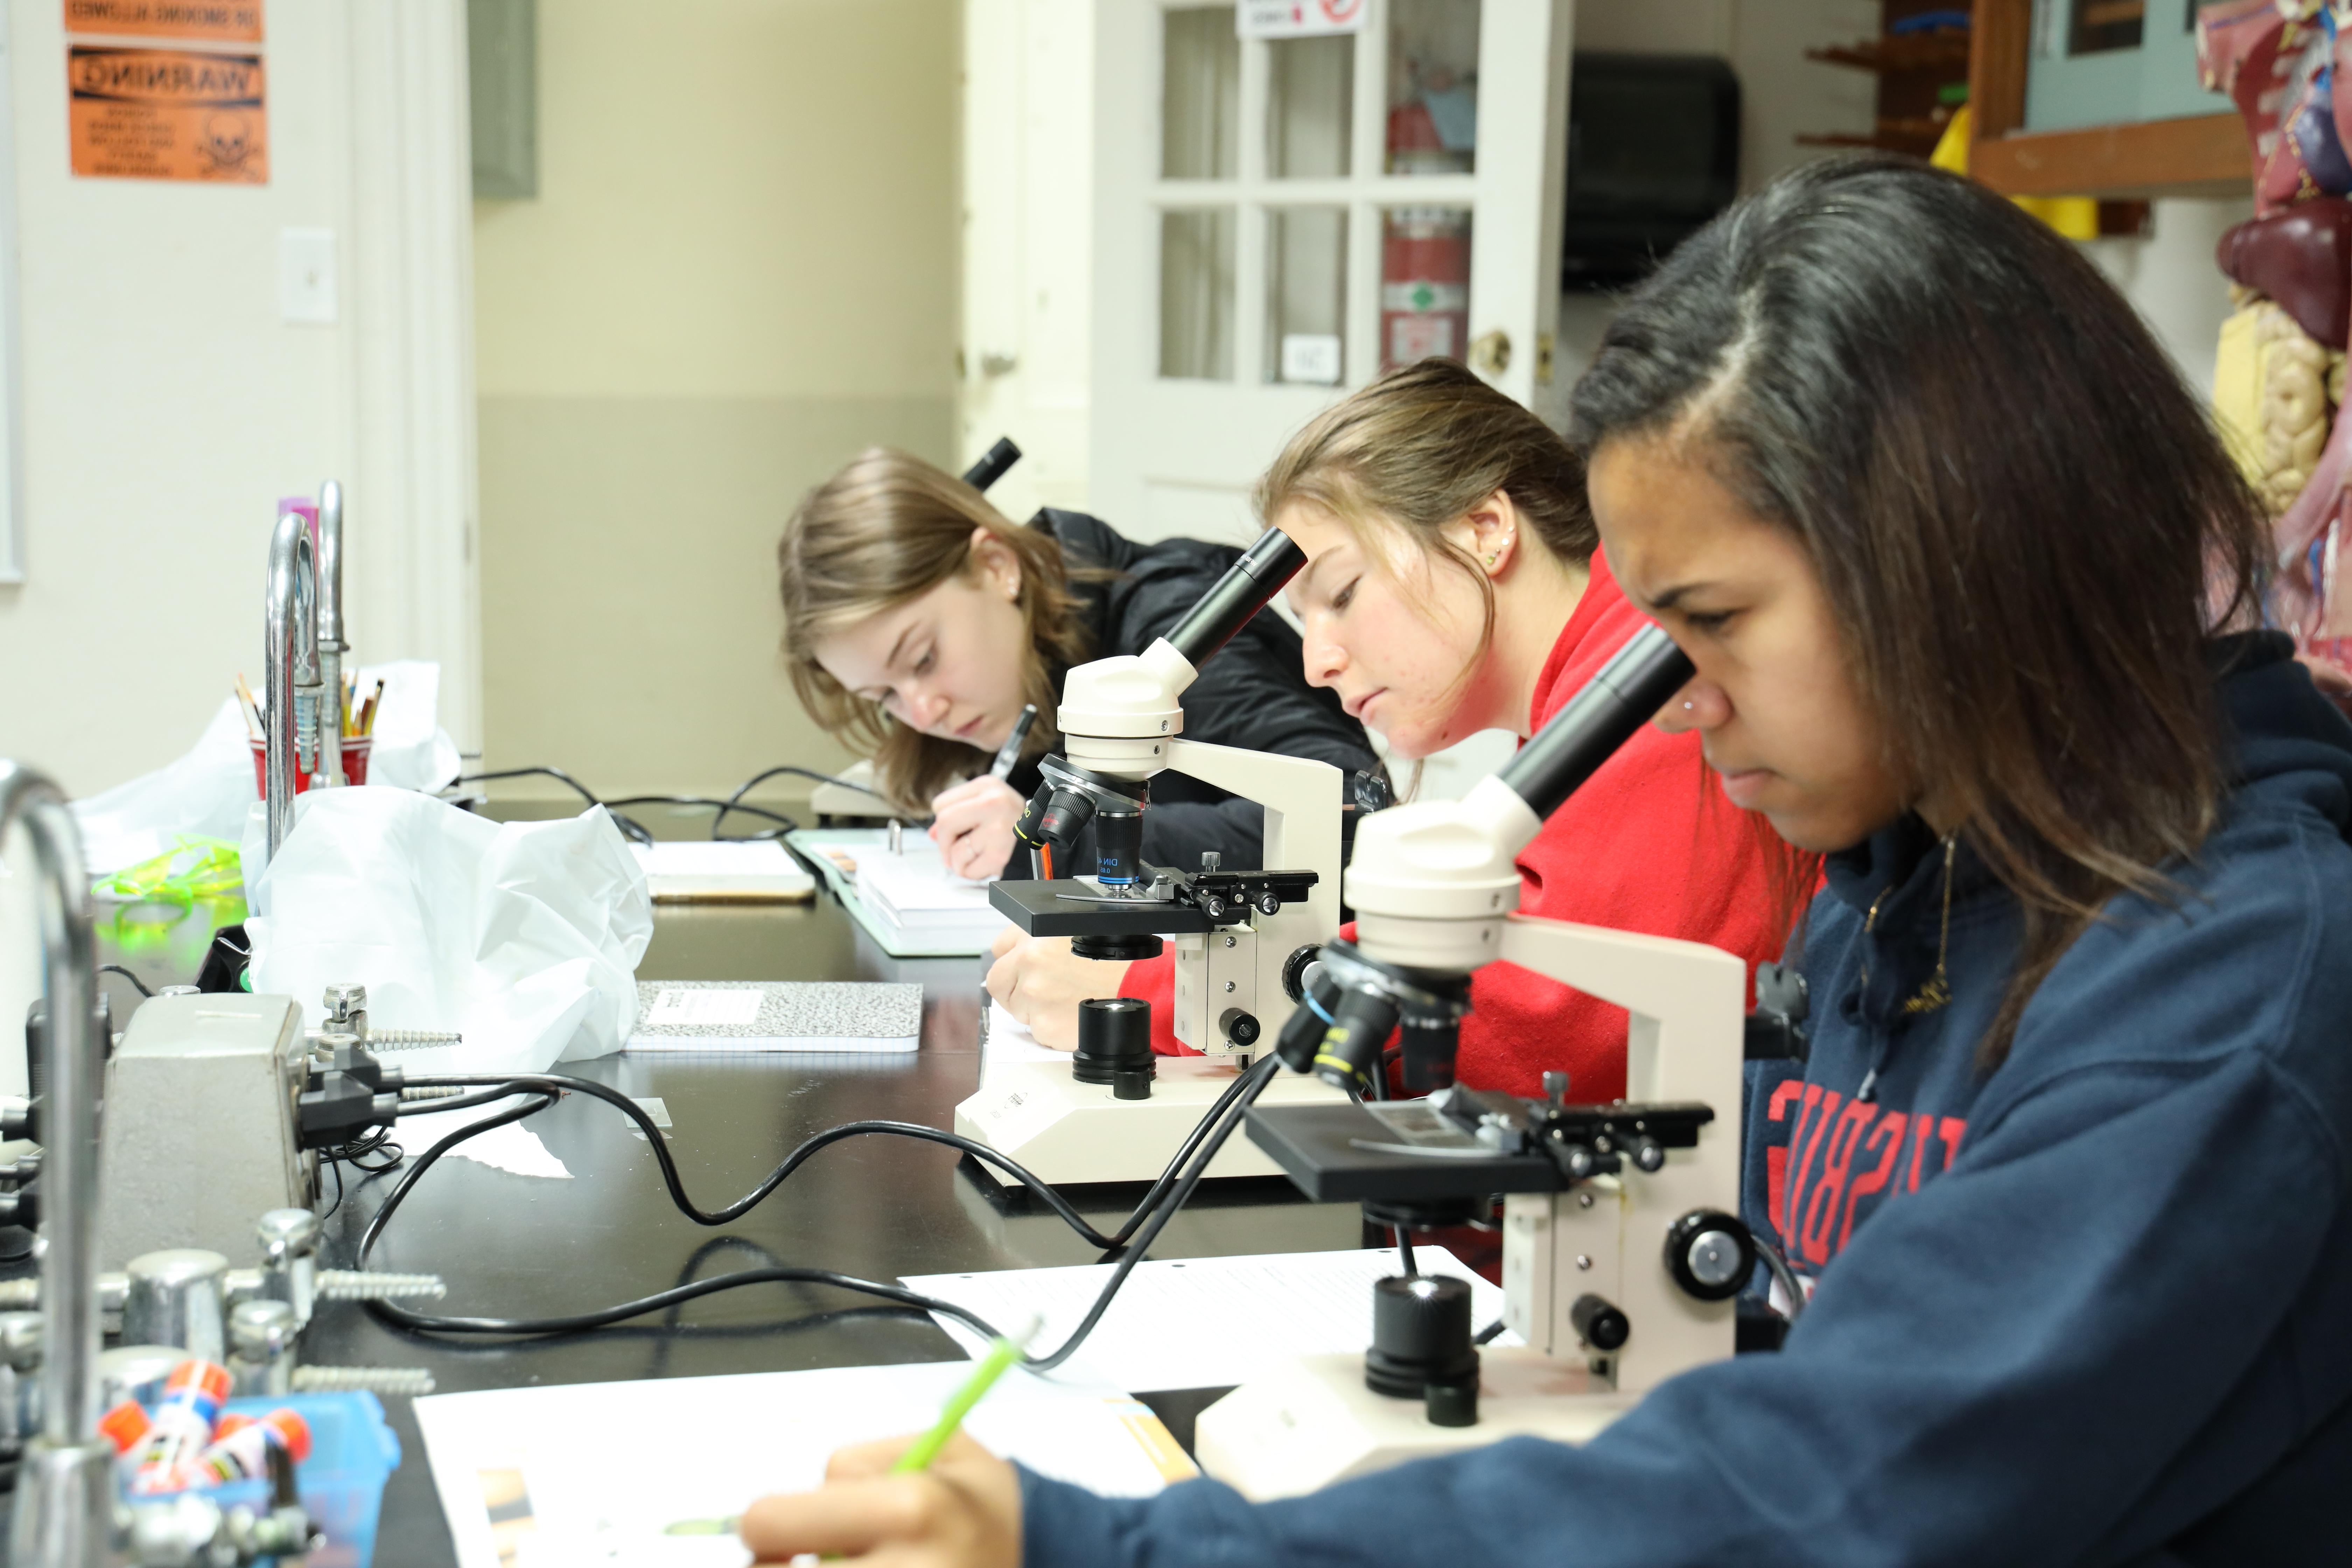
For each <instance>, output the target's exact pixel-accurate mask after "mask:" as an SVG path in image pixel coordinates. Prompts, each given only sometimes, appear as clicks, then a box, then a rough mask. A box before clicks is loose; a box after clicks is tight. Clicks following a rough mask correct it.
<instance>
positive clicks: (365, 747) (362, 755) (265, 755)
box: [253, 735, 375, 800]
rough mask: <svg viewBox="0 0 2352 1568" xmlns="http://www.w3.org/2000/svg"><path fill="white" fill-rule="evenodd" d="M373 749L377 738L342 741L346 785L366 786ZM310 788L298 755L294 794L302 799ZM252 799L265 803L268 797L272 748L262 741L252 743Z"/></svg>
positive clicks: (363, 737) (346, 738) (357, 737)
mask: <svg viewBox="0 0 2352 1568" xmlns="http://www.w3.org/2000/svg"><path fill="white" fill-rule="evenodd" d="M374 746H375V737H374V736H373V735H347V736H345V737H344V738H343V782H344V783H345V784H365V783H367V770H368V752H370V751H371V750H373V748H374ZM309 788H310V774H309V773H304V772H303V771H302V763H301V759H300V757H299V755H298V756H297V757H296V759H295V763H294V793H295V794H296V795H300V794H301V793H302V792H303V791H304V790H306V789H309ZM253 795H254V798H255V799H256V800H266V799H268V795H269V748H268V742H263V741H256V742H253Z"/></svg>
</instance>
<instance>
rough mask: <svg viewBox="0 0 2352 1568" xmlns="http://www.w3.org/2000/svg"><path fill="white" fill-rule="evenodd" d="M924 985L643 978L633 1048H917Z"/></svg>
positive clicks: (752, 1049) (639, 986)
mask: <svg viewBox="0 0 2352 1568" xmlns="http://www.w3.org/2000/svg"><path fill="white" fill-rule="evenodd" d="M922 1033H923V988H922V987H921V986H920V985H915V984H886V983H881V982H873V981H850V980H819V981H800V980H760V981H738V980H642V981H639V982H638V983H637V1026H636V1028H635V1030H634V1031H633V1032H632V1033H631V1034H630V1036H629V1049H631V1050H633V1051H911V1050H913V1049H914V1048H915V1047H916V1046H917V1045H918V1044H919V1042H920V1040H921V1037H922Z"/></svg>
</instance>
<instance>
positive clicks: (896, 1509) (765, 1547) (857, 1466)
mask: <svg viewBox="0 0 2352 1568" xmlns="http://www.w3.org/2000/svg"><path fill="white" fill-rule="evenodd" d="M913 1440H914V1439H913V1438H912V1437H888V1438H885V1439H883V1440H882V1441H880V1442H878V1443H865V1444H860V1445H859V1446H858V1447H854V1448H844V1449H842V1450H841V1451H840V1452H839V1453H836V1454H835V1455H834V1456H833V1459H832V1461H831V1462H830V1463H829V1464H827V1465H826V1466H825V1472H824V1486H823V1487H821V1488H819V1489H817V1490H815V1491H813V1492H801V1493H798V1494H796V1495H793V1496H789V1497H768V1498H761V1500H759V1501H757V1502H755V1503H753V1504H752V1505H751V1507H750V1508H748V1509H746V1510H744V1512H743V1518H742V1522H741V1526H740V1529H741V1533H742V1538H743V1544H744V1545H746V1546H748V1547H750V1548H751V1556H752V1560H753V1561H754V1562H755V1563H789V1562H791V1561H792V1560H793V1558H794V1557H797V1556H799V1555H801V1554H803V1553H804V1552H815V1553H818V1554H819V1555H823V1556H841V1557H850V1558H857V1559H861V1560H864V1561H867V1562H871V1563H877V1564H886V1565H887V1568H1020V1563H1021V1479H1020V1476H1019V1475H1018V1474H1017V1473H1016V1472H1015V1471H1014V1469H1013V1467H1012V1466H1011V1465H1009V1464H1007V1463H1005V1462H1004V1461H1003V1459H1000V1458H997V1457H996V1456H995V1455H993V1454H992V1453H990V1452H989V1451H988V1450H987V1449H986V1448H983V1447H981V1446H980V1444H978V1443H977V1442H975V1441H973V1440H972V1439H971V1438H970V1437H967V1436H963V1435H962V1434H961V1433H958V1434H957V1435H956V1436H953V1437H951V1438H950V1439H949V1440H948V1444H947V1447H944V1448H942V1449H941V1450H940V1454H939V1457H938V1458H935V1459H933V1460H932V1461H931V1464H930V1467H929V1468H928V1469H925V1470H921V1471H918V1472H914V1473H908V1474H901V1473H896V1472H895V1467H896V1466H897V1465H898V1459H899V1457H900V1456H901V1455H903V1454H904V1453H905V1452H906V1451H907V1447H908V1444H909V1443H911V1442H912V1441H913Z"/></svg>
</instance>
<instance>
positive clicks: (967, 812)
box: [931, 773, 1029, 882]
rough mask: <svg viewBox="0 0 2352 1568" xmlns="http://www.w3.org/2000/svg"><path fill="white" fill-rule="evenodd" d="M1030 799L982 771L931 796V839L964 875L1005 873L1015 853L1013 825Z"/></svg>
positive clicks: (954, 869)
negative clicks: (1027, 799)
mask: <svg viewBox="0 0 2352 1568" xmlns="http://www.w3.org/2000/svg"><path fill="white" fill-rule="evenodd" d="M1028 805H1029V803H1028V802H1027V801H1026V800H1024V799H1023V798H1022V797H1021V795H1019V794H1018V793H1017V792H1015V791H1014V789H1013V786H1012V785H1011V784H1006V783H1005V782H1004V781H1003V779H1000V778H991V777H990V776H989V775H988V774H986V773H982V774H981V775H980V777H978V778H976V779H966V780H964V781H963V783H961V784H956V785H954V786H953V787H951V788H949V789H943V790H941V791H940V793H939V794H937V795H933V796H932V797H931V818H932V820H931V842H933V843H934V844H937V845H938V846H939V847H940V859H942V860H944V861H945V862H946V863H947V868H948V869H949V870H950V871H951V872H953V873H954V874H955V875H957V876H959V877H964V878H968V879H971V880H972V881H975V882H976V881H981V880H983V879H987V878H990V877H994V876H997V875H1000V874H1001V873H1002V872H1003V869H1004V863H1005V862H1006V861H1007V860H1010V859H1011V858H1013V824H1014V823H1016V822H1018V821H1020V820H1021V814H1022V812H1023V811H1024V810H1026V809H1027V808H1028Z"/></svg>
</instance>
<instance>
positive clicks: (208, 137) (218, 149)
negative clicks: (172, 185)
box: [66, 44, 269, 185]
mask: <svg viewBox="0 0 2352 1568" xmlns="http://www.w3.org/2000/svg"><path fill="white" fill-rule="evenodd" d="M66 82H67V86H68V89H69V90H70V92H71V94H72V100H73V102H72V108H71V110H70V111H69V114H70V122H71V134H72V142H73V172H74V173H75V174H101V175H110V176H113V177H115V178H119V179H129V180H225V181H228V182H231V183H233V184H248V185H262V184H268V183H269V121H268V116H267V113H266V111H265V110H264V108H263V93H262V79H261V58H260V57H259V56H258V55H208V54H199V53H196V52H194V51H193V50H186V49H106V48H94V47H88V46H85V45H81V44H75V45H72V46H70V47H68V49H67V51H66Z"/></svg>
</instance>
